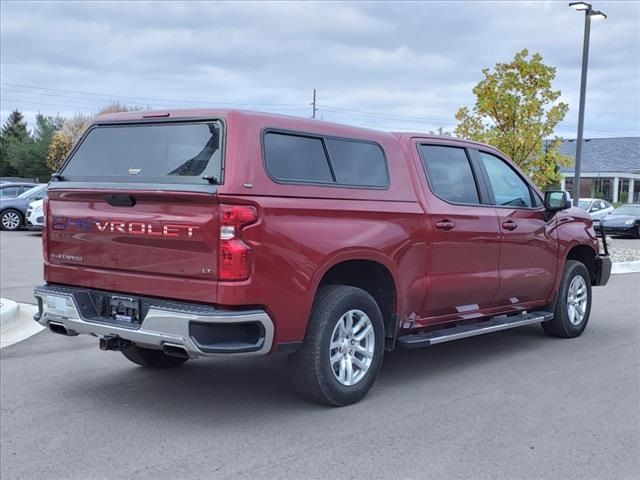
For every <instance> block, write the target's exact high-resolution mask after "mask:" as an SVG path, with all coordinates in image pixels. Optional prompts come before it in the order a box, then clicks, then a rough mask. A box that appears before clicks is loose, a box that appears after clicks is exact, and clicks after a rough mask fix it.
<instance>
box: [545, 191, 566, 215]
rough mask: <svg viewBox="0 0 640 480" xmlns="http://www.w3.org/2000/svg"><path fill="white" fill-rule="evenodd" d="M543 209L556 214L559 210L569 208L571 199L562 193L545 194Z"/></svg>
mask: <svg viewBox="0 0 640 480" xmlns="http://www.w3.org/2000/svg"><path fill="white" fill-rule="evenodd" d="M544 208H546V209H547V210H549V211H550V212H557V211H559V210H566V209H567V208H571V199H570V198H569V194H568V193H567V192H564V191H555V192H545V193H544Z"/></svg>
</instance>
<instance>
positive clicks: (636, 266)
mask: <svg viewBox="0 0 640 480" xmlns="http://www.w3.org/2000/svg"><path fill="white" fill-rule="evenodd" d="M636 272H640V260H636V261H635V262H615V263H614V264H613V265H612V266H611V273H636Z"/></svg>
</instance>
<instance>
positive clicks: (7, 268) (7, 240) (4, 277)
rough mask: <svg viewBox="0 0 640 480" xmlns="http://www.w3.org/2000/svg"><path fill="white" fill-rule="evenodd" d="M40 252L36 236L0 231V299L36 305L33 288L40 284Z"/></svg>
mask: <svg viewBox="0 0 640 480" xmlns="http://www.w3.org/2000/svg"><path fill="white" fill-rule="evenodd" d="M41 252H42V237H41V235H40V233H38V232H29V231H26V230H22V231H17V232H2V231H0V297H2V298H9V299H11V300H14V301H16V302H24V303H36V301H35V298H33V287H35V286H36V285H41V284H43V283H44V280H43V278H42V253H41Z"/></svg>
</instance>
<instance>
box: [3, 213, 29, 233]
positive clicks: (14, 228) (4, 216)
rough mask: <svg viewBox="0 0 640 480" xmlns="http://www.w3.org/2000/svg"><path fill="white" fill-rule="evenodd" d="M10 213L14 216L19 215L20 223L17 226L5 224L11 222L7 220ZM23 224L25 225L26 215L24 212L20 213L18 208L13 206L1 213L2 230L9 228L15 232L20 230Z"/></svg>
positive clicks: (8, 229)
mask: <svg viewBox="0 0 640 480" xmlns="http://www.w3.org/2000/svg"><path fill="white" fill-rule="evenodd" d="M9 215H12V216H14V217H15V216H17V217H18V223H17V224H15V226H8V225H5V223H7V224H8V223H9V222H8V221H7V220H8V217H9ZM23 225H24V217H23V216H22V213H20V212H19V211H18V210H15V209H13V208H7V209H6V210H5V211H3V212H2V213H1V214H0V229H2V230H7V231H9V232H13V231H16V230H18V229H19V228H20V227H22V226H23Z"/></svg>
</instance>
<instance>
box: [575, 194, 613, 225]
mask: <svg viewBox="0 0 640 480" xmlns="http://www.w3.org/2000/svg"><path fill="white" fill-rule="evenodd" d="M578 206H579V207H580V208H581V209H583V210H586V211H587V213H588V214H589V215H590V216H591V218H592V219H594V220H601V219H603V218H604V217H606V216H607V215H609V214H610V213H611V212H613V210H614V208H615V207H614V206H613V205H611V204H610V203H609V202H606V201H604V200H600V199H599V198H581V199H580V200H579V201H578Z"/></svg>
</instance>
